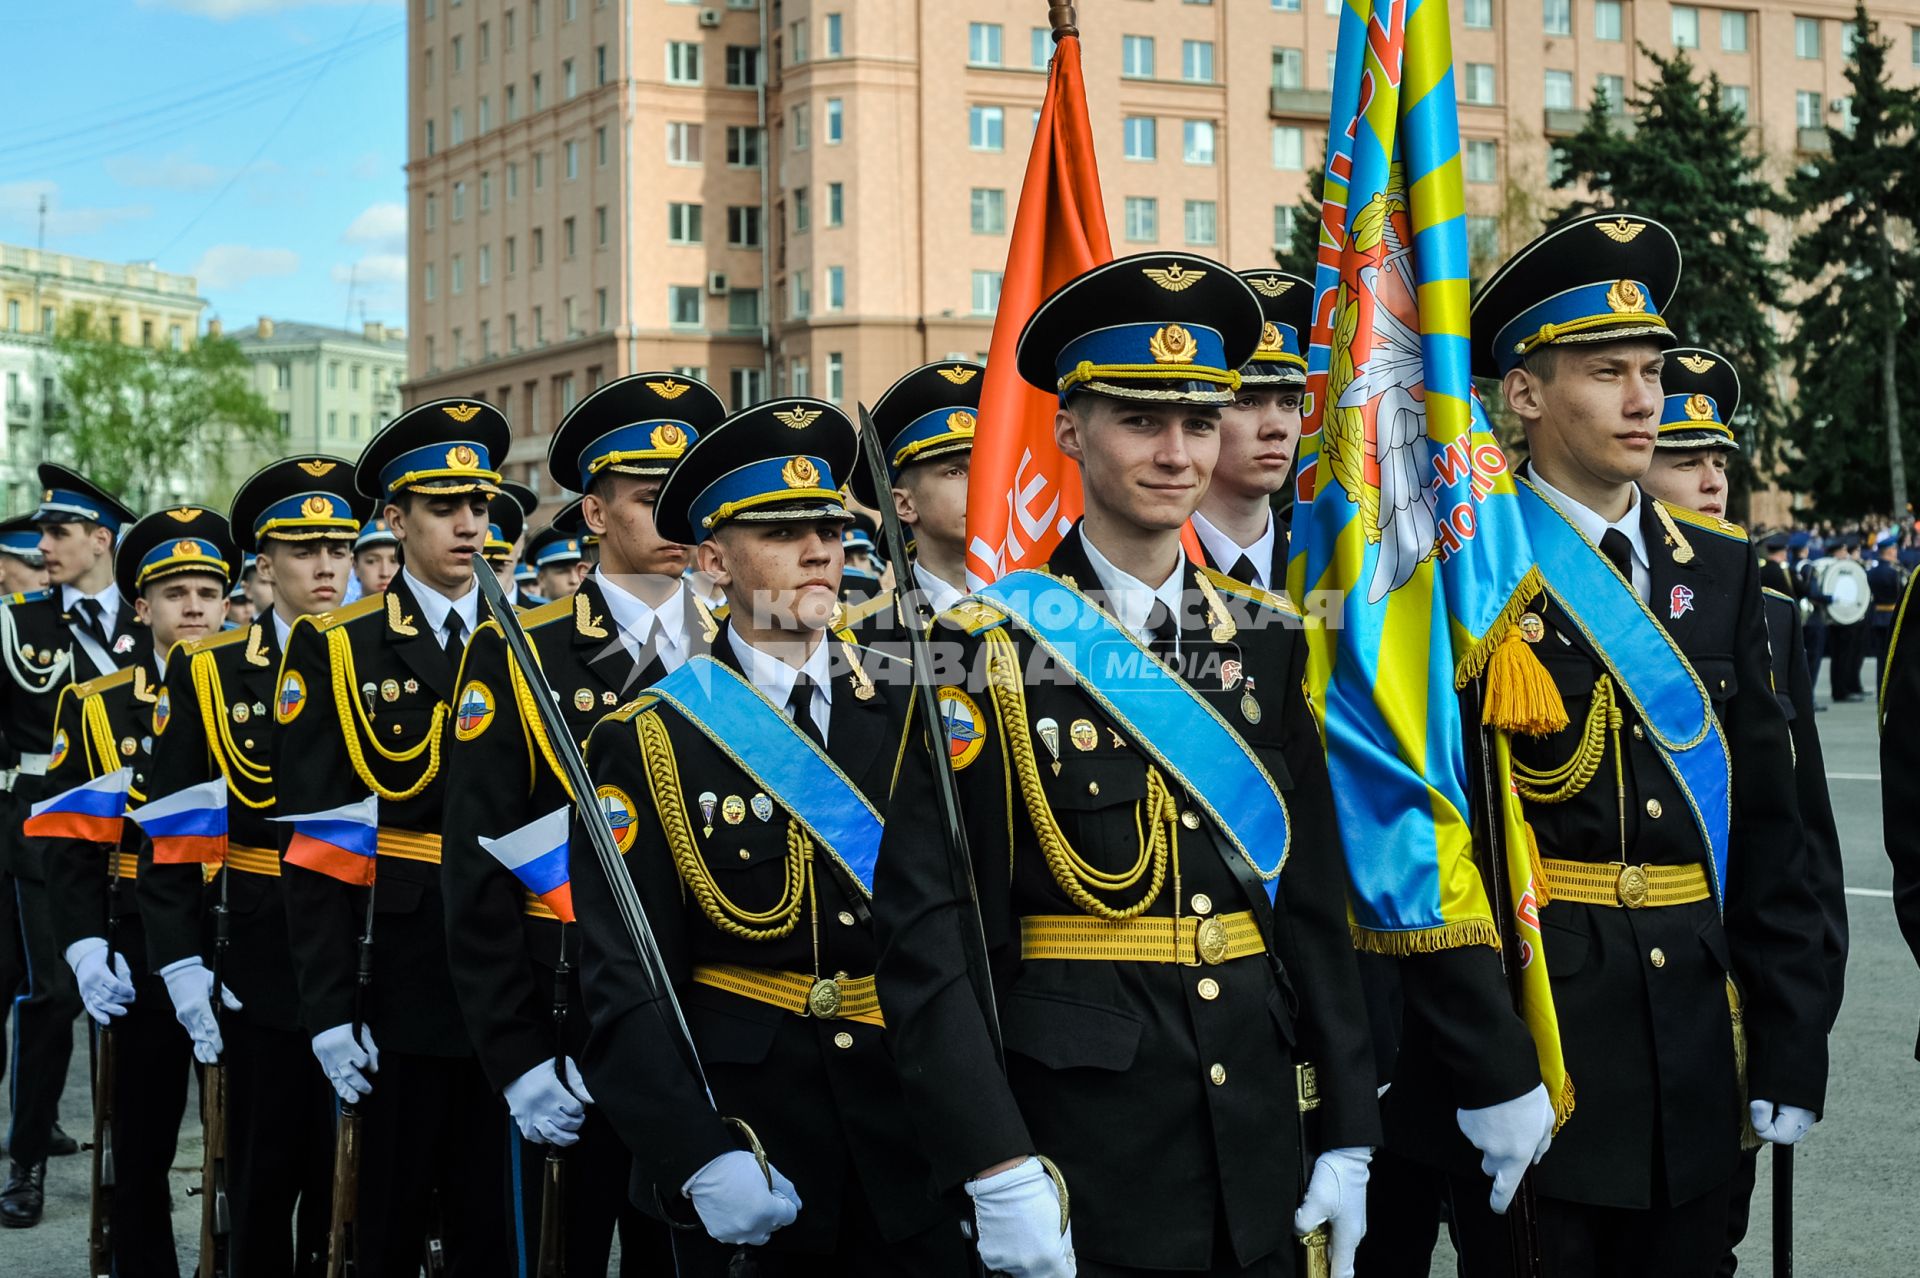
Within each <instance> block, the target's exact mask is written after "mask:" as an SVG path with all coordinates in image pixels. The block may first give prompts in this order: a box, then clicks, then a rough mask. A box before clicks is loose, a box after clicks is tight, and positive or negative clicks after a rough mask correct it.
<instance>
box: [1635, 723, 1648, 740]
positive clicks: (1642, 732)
mask: <svg viewBox="0 0 1920 1278" xmlns="http://www.w3.org/2000/svg"><path fill="white" fill-rule="evenodd" d="M1633 739H1634V740H1635V741H1645V740H1646V739H1647V730H1646V729H1645V728H1643V727H1641V726H1640V725H1639V724H1637V723H1636V724H1634V725H1633Z"/></svg>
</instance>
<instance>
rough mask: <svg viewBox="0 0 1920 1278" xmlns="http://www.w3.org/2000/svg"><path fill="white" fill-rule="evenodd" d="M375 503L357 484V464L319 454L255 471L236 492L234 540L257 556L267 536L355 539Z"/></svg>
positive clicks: (231, 519) (230, 518)
mask: <svg viewBox="0 0 1920 1278" xmlns="http://www.w3.org/2000/svg"><path fill="white" fill-rule="evenodd" d="M372 510H373V501H372V499H371V498H369V497H367V496H365V495H364V494H362V493H361V492H360V491H359V490H358V489H356V488H355V487H354V486H353V463H351V462H349V461H346V460H344V459H343V458H339V457H327V456H324V455H321V454H318V453H315V454H310V455H308V456H305V457H289V458H286V459H285V460H283V461H277V462H273V463H272V464H270V465H268V466H265V467H263V468H261V469H260V470H258V471H256V472H254V474H253V475H252V477H251V478H249V479H248V480H247V481H246V482H245V483H243V484H241V485H240V490H239V491H238V492H236V493H235V494H234V495H233V504H232V505H231V506H229V507H228V508H227V522H228V523H229V524H231V525H232V528H233V543H234V545H236V546H238V547H239V548H240V549H241V550H243V551H246V552H248V553H249V554H251V553H252V552H255V551H257V550H259V549H260V543H261V542H262V540H264V539H265V538H268V537H277V538H279V539H280V540H282V541H322V540H325V541H353V540H354V539H355V538H356V537H358V536H359V534H360V525H361V523H362V522H363V521H364V520H365V519H366V517H367V516H368V515H369V514H371V513H372Z"/></svg>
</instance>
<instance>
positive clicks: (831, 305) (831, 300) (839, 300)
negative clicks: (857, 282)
mask: <svg viewBox="0 0 1920 1278" xmlns="http://www.w3.org/2000/svg"><path fill="white" fill-rule="evenodd" d="M827 309H828V310H830V311H844V310H846V309H847V268H846V267H844V266H829V267H828V268H827Z"/></svg>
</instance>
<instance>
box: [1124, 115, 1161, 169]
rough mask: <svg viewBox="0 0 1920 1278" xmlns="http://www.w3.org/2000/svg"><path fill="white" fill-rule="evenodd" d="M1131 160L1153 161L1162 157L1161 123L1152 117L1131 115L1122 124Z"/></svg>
mask: <svg viewBox="0 0 1920 1278" xmlns="http://www.w3.org/2000/svg"><path fill="white" fill-rule="evenodd" d="M1120 132H1121V136H1122V138H1124V139H1125V148H1124V150H1123V152H1122V153H1123V154H1124V155H1125V156H1126V158H1127V159H1129V160H1153V159H1158V158H1159V155H1160V122H1159V121H1158V120H1156V119H1154V118H1153V117H1152V116H1150V115H1130V116H1128V117H1127V118H1126V119H1124V120H1122V121H1121V122H1120Z"/></svg>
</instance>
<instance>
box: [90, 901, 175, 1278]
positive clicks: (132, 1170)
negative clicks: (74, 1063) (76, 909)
mask: <svg viewBox="0 0 1920 1278" xmlns="http://www.w3.org/2000/svg"><path fill="white" fill-rule="evenodd" d="M113 950H114V952H115V953H117V954H122V955H125V956H126V960H127V967H128V969H129V970H130V971H131V972H132V973H133V988H134V1000H133V1005H132V1006H131V1007H129V1008H128V1009H127V1014H126V1015H125V1016H120V1017H115V1018H114V1022H113V1026H112V1028H111V1029H110V1030H104V1031H103V1030H102V1029H100V1027H99V1026H97V1025H93V1022H92V1021H91V1020H89V1021H88V1022H87V1023H88V1024H89V1025H90V1026H93V1038H92V1043H93V1052H94V1059H95V1061H96V1063H97V1061H98V1057H99V1052H100V1050H101V1048H100V1039H101V1036H102V1034H105V1033H111V1034H112V1036H113V1052H114V1070H113V1161H114V1170H115V1184H114V1189H113V1203H112V1210H111V1215H110V1219H111V1220H112V1222H113V1268H114V1274H115V1278H178V1275H179V1273H180V1267H179V1264H178V1263H177V1262H176V1261H175V1259H174V1249H173V1202H172V1192H171V1189H170V1187H169V1185H168V1183H167V1174H168V1172H170V1171H171V1170H172V1168H173V1157H174V1153H175V1151H176V1149H177V1148H178V1146H179V1143H180V1119H181V1118H182V1116H184V1115H185V1114H186V1112H187V1089H188V1087H189V1086H191V1082H192V1077H193V1040H191V1039H190V1038H188V1037H187V1032H186V1031H185V1030H183V1029H181V1028H180V1022H179V1021H178V1020H176V1019H174V1015H173V1001H172V1000H171V999H169V998H168V997H167V983H166V982H165V981H163V980H161V979H160V978H159V977H157V976H154V975H151V974H150V973H149V972H148V971H147V945H146V938H145V936H144V935H143V934H142V931H141V928H140V926H139V921H138V920H137V919H133V918H125V919H122V920H121V921H120V923H119V924H118V926H117V927H116V929H115V935H114V938H113Z"/></svg>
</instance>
